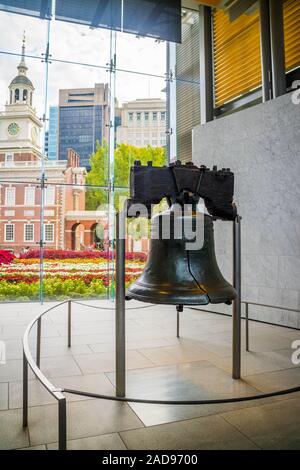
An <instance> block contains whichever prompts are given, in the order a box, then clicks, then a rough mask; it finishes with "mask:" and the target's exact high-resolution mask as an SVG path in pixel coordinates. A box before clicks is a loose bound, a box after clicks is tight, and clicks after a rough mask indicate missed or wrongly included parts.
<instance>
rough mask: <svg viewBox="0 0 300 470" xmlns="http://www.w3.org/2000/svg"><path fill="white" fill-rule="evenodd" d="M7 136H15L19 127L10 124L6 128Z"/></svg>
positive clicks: (14, 123) (15, 124) (12, 123)
mask: <svg viewBox="0 0 300 470" xmlns="http://www.w3.org/2000/svg"><path fill="white" fill-rule="evenodd" d="M7 131H8V133H9V135H17V134H18V133H19V132H20V126H19V124H17V123H16V122H11V123H10V124H9V126H8V128H7Z"/></svg>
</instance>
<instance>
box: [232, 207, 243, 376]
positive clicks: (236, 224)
mask: <svg viewBox="0 0 300 470" xmlns="http://www.w3.org/2000/svg"><path fill="white" fill-rule="evenodd" d="M233 285H234V287H235V289H236V292H237V297H236V299H235V300H234V302H233V309H232V377H233V378H234V379H240V378H241V217H240V216H239V215H237V216H236V218H235V220H234V221H233Z"/></svg>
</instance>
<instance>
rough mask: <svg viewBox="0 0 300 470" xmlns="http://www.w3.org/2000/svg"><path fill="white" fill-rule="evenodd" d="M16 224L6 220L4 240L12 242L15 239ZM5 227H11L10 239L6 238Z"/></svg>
mask: <svg viewBox="0 0 300 470" xmlns="http://www.w3.org/2000/svg"><path fill="white" fill-rule="evenodd" d="M15 225H16V224H14V223H12V222H7V223H6V224H4V241H5V242H7V243H14V241H15V233H16V227H15ZM7 227H12V229H13V230H12V235H13V237H12V240H8V239H7V231H6V229H7Z"/></svg>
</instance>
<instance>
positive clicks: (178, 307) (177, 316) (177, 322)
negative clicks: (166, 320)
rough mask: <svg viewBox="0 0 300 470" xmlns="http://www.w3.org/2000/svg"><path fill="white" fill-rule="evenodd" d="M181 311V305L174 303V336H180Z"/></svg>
mask: <svg viewBox="0 0 300 470" xmlns="http://www.w3.org/2000/svg"><path fill="white" fill-rule="evenodd" d="M181 312H183V305H176V313H177V315H176V337H177V338H179V336H180V313H181Z"/></svg>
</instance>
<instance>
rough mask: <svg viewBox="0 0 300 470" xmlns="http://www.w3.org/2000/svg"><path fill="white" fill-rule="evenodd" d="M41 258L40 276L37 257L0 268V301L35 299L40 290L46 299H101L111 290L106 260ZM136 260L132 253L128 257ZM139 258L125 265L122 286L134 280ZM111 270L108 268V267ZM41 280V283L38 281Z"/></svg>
mask: <svg viewBox="0 0 300 470" xmlns="http://www.w3.org/2000/svg"><path fill="white" fill-rule="evenodd" d="M79 253H82V252H76V254H77V257H76V258H62V259H54V258H51V259H45V260H44V261H43V271H42V277H41V275H40V269H41V267H40V262H39V259H37V258H25V257H24V256H22V258H14V259H12V262H11V263H10V264H1V266H0V301H7V300H15V301H17V300H18V301H25V300H38V299H39V297H40V287H41V285H42V287H43V296H44V299H46V300H62V299H67V298H93V297H94V298H95V297H97V298H99V297H104V296H105V295H106V293H107V288H108V287H110V288H113V287H114V279H113V277H114V271H113V270H111V272H110V273H108V260H107V258H106V259H105V258H101V257H99V256H98V257H96V258H92V257H90V258H81V257H80V256H78V255H79ZM132 255H133V256H132V258H135V257H136V253H133V254H132ZM143 264H144V263H143V262H142V261H141V257H140V256H139V254H138V256H137V259H135V260H133V261H130V257H129V259H128V258H127V262H126V276H125V280H126V284H127V285H128V284H130V283H131V282H132V281H133V280H134V279H136V278H137V277H138V276H139V274H140V273H141V272H142V269H143ZM110 269H111V268H110ZM41 278H42V281H41Z"/></svg>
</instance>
